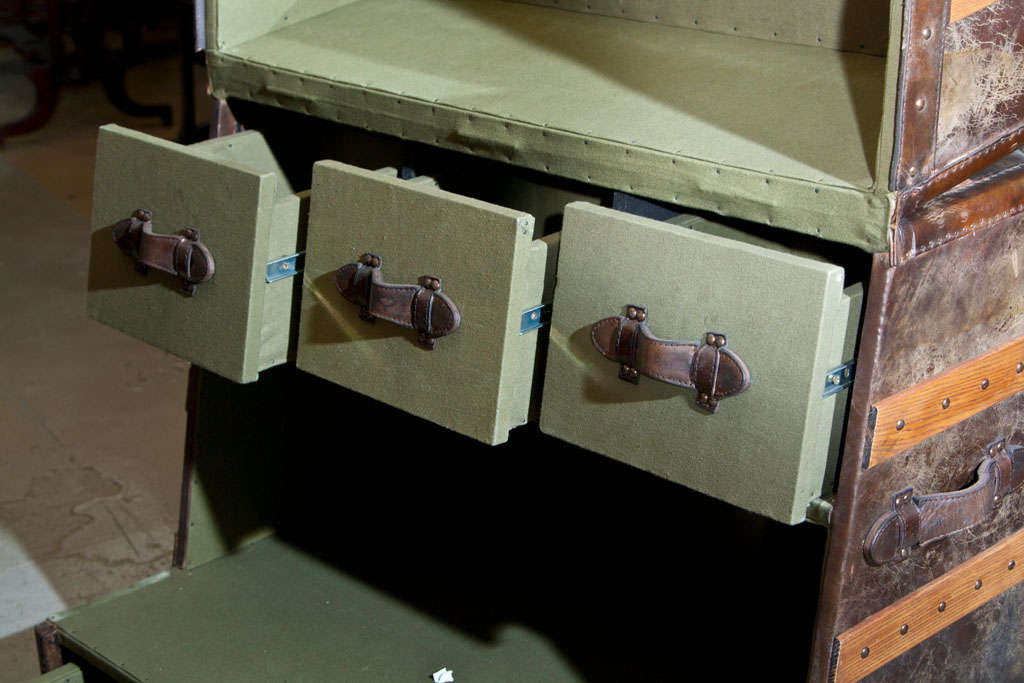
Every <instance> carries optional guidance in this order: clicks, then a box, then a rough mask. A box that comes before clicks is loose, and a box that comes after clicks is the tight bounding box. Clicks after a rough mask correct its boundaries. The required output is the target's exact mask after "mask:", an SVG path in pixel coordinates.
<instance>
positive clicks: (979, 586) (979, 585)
mask: <svg viewBox="0 0 1024 683" xmlns="http://www.w3.org/2000/svg"><path fill="white" fill-rule="evenodd" d="M974 590H976V591H977V590H981V579H978V580H977V581H975V582H974Z"/></svg>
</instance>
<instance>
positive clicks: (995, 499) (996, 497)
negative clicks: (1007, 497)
mask: <svg viewBox="0 0 1024 683" xmlns="http://www.w3.org/2000/svg"><path fill="white" fill-rule="evenodd" d="M992 502H993V503H998V502H999V496H998V495H995V496H992Z"/></svg>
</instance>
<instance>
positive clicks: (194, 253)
mask: <svg viewBox="0 0 1024 683" xmlns="http://www.w3.org/2000/svg"><path fill="white" fill-rule="evenodd" d="M111 234H112V236H113V238H114V242H115V243H116V244H117V246H119V247H121V249H123V250H124V251H126V252H127V253H129V254H131V255H132V257H133V258H134V259H135V263H136V266H137V267H139V268H140V270H144V269H146V268H155V269H157V270H159V271H163V272H165V273H170V274H171V275H177V276H178V277H179V278H181V280H182V281H183V282H184V283H186V284H187V285H197V284H201V283H203V282H207V281H209V280H210V279H211V278H212V277H213V273H214V261H213V255H212V254H211V253H210V250H209V249H207V248H206V246H205V245H203V243H202V242H200V241H199V240H198V239H193V238H192V237H191V236H189V235H158V234H156V233H154V232H153V215H152V214H151V213H150V212H149V211H145V210H143V209H139V210H138V211H136V212H135V213H133V214H132V215H131V217H129V218H126V219H124V220H121V221H118V222H117V223H115V224H114V225H113V226H111Z"/></svg>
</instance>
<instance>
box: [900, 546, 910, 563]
mask: <svg viewBox="0 0 1024 683" xmlns="http://www.w3.org/2000/svg"><path fill="white" fill-rule="evenodd" d="M909 554H910V551H909V550H907V549H906V548H900V557H902V558H903V559H904V560H905V559H907V555H909Z"/></svg>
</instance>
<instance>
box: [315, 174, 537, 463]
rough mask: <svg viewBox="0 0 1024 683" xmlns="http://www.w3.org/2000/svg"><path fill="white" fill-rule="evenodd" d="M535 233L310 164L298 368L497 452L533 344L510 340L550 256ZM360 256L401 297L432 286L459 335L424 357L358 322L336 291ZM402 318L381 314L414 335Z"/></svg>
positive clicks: (413, 191) (523, 410)
mask: <svg viewBox="0 0 1024 683" xmlns="http://www.w3.org/2000/svg"><path fill="white" fill-rule="evenodd" d="M533 233H534V219H533V216H531V215H530V214H527V213H524V212H521V211H513V210H510V209H506V208H503V207H500V206H495V205H493V204H487V203H484V202H480V201H476V200H473V199H469V198H466V197H463V196H460V195H457V194H452V193H449V192H444V191H442V190H439V189H437V188H436V187H434V186H433V185H432V184H430V183H429V182H422V179H413V180H399V179H397V178H393V177H388V176H386V175H384V174H382V173H377V172H373V171H366V170H363V169H360V168H357V167H354V166H349V165H346V164H342V163H338V162H333V161H322V162H319V163H317V164H316V166H315V167H314V171H313V189H312V197H311V207H310V222H309V234H308V240H307V250H306V271H305V273H304V282H303V295H302V313H301V320H300V325H299V344H298V358H297V363H298V366H299V367H300V368H302V369H303V370H306V371H308V372H311V373H313V374H316V375H319V376H320V377H323V378H325V379H328V380H330V381H332V382H335V383H337V384H340V385H342V386H345V387H348V388H350V389H354V390H355V391H358V392H360V393H363V394H366V395H368V396H371V397H373V398H375V399H378V400H380V401H384V402H385V403H389V404H391V405H393V406H395V407H397V408H400V409H402V410H405V411H408V412H410V413H413V414H415V415H418V416H420V417H423V418H426V419H428V420H430V421H432V422H436V423H437V424H440V425H443V426H445V427H448V428H449V429H453V430H455V431H457V432H460V433H462V434H465V435H467V436H470V437H472V438H474V439H478V440H480V441H484V442H486V443H492V444H494V443H501V442H504V441H505V440H506V439H507V438H508V431H509V429H511V428H512V427H515V426H517V425H520V424H523V423H525V422H526V421H527V416H528V413H529V407H530V393H531V389H532V384H533V366H534V359H535V354H536V347H537V336H538V335H537V332H536V331H534V332H529V333H526V334H521V333H520V327H521V322H522V317H523V312H524V311H525V310H526V309H528V308H531V307H533V306H536V305H538V304H540V303H541V301H542V296H543V290H544V277H545V268H546V259H547V253H548V244H547V242H545V241H544V240H540V239H537V240H535V239H534V237H533ZM364 254H374V255H376V256H377V257H378V258H379V259H380V260H379V267H377V268H376V270H377V271H378V274H377V276H378V277H379V278H380V279H381V281H382V282H385V283H391V284H395V285H408V286H409V289H406V290H404V291H405V293H406V294H408V293H409V292H410V291H416V290H417V288H418V287H419V283H421V282H422V280H421V278H423V276H431V277H433V278H436V279H437V280H439V282H440V289H439V290H438V291H437V293H436V296H441V295H443V296H444V297H446V298H447V299H448V300H449V301H450V302H452V303H453V304H454V307H455V308H457V310H458V315H459V320H460V322H459V324H458V327H457V329H455V330H454V331H451V332H450V333H449V334H444V335H443V336H439V337H437V338H436V339H435V340H434V346H433V348H432V349H428V348H426V347H425V345H424V344H423V343H421V339H420V335H419V334H418V332H417V330H416V329H413V328H410V327H408V325H407V326H405V327H403V326H402V325H400V324H396V323H395V322H389V320H387V319H382V318H380V317H377V319H375V320H372V321H369V320H367V319H364V318H366V317H368V316H366V315H365V314H363V315H361V313H363V311H362V306H361V305H360V304H359V303H357V302H354V301H353V300H352V299H351V292H350V293H349V297H350V298H346V296H344V295H343V294H342V291H341V289H340V288H339V285H338V281H337V278H336V275H337V273H338V271H339V269H341V268H342V267H343V266H347V265H349V264H356V263H357V262H358V261H359V260H360V258H361V257H362V256H363V255H364ZM351 268H356V266H355V265H353V266H351ZM360 291H363V290H360ZM375 291H376V292H378V293H377V294H375V295H374V297H375V299H374V301H375V302H377V303H379V302H380V301H382V300H383V299H382V298H381V297H382V296H383V295H381V294H380V291H381V290H375ZM422 295H423V296H425V297H427V298H429V295H427V294H425V293H422ZM416 296H421V295H420V294H417V295H416ZM399 298H400V297H399ZM396 300H397V299H396ZM374 305H376V303H375V304H374ZM413 308H415V307H414V306H413V305H412V303H411V301H399V302H398V303H396V304H395V305H394V306H392V308H391V313H388V314H386V315H390V316H391V317H395V318H396V319H402V320H404V321H405V322H406V323H412V316H413V315H415V311H413ZM399 309H401V310H399ZM373 310H377V309H374V308H373V306H370V311H373ZM431 310H434V311H435V313H434V315H435V316H437V315H439V313H437V312H436V311H439V310H440V309H431ZM378 312H380V311H378ZM392 314H393V315H392ZM436 319H440V318H436ZM419 324H421V325H422V324H423V317H422V316H421V317H420V318H419ZM449 327H450V326H449Z"/></svg>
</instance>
